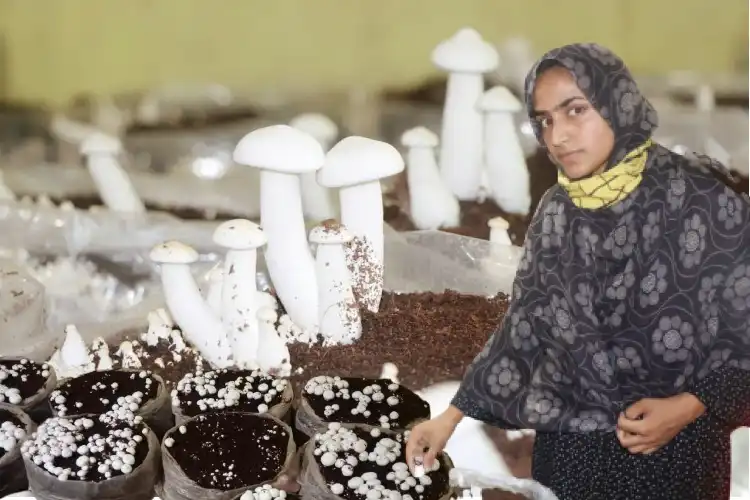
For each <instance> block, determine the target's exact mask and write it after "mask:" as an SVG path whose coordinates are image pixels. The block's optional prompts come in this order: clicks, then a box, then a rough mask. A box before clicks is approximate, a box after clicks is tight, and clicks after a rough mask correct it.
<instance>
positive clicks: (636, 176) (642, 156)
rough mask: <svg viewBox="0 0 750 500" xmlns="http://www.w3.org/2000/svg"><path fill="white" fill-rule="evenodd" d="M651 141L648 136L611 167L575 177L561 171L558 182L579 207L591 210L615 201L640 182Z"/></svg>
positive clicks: (621, 198)
mask: <svg viewBox="0 0 750 500" xmlns="http://www.w3.org/2000/svg"><path fill="white" fill-rule="evenodd" d="M652 144H653V142H652V141H651V139H649V140H647V141H646V142H644V143H643V144H641V145H640V146H638V147H637V148H635V149H634V150H633V151H631V152H630V153H628V154H627V155H626V156H625V158H623V159H622V161H621V162H620V163H618V164H617V165H615V166H614V167H612V168H610V169H609V170H605V171H604V172H602V173H601V174H598V175H594V176H592V177H589V178H586V179H581V180H579V181H574V180H571V179H568V178H567V177H565V174H563V173H562V171H560V172H559V173H558V174H557V182H558V184H560V185H561V186H562V187H563V188H564V189H565V190H566V191H567V192H568V196H570V199H571V200H573V203H575V205H576V206H577V207H579V208H587V209H591V210H594V209H597V208H602V207H608V206H610V205H614V204H615V203H617V202H618V201H620V200H623V199H624V198H625V197H626V196H627V195H629V194H630V193H632V192H633V191H634V190H635V188H636V187H638V184H640V182H641V178H642V177H643V169H645V168H646V161H647V160H648V152H647V150H648V148H650V147H651V145H652Z"/></svg>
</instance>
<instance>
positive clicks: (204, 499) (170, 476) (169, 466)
mask: <svg viewBox="0 0 750 500" xmlns="http://www.w3.org/2000/svg"><path fill="white" fill-rule="evenodd" d="M226 413H244V414H246V415H251V416H253V417H256V418H267V419H270V420H273V421H274V422H276V423H277V424H279V425H281V426H282V427H283V428H284V430H285V431H286V432H287V433H288V434H289V444H288V445H287V456H286V460H285V461H284V465H283V466H282V468H281V470H280V471H279V472H278V474H277V475H276V477H275V478H274V479H273V480H271V481H266V482H263V483H258V484H253V485H249V486H246V487H243V488H237V489H234V490H230V491H221V490H215V489H208V488H202V487H201V486H198V485H197V484H196V483H195V482H194V481H193V480H192V479H190V478H189V477H187V475H186V474H185V472H184V471H183V470H182V469H181V468H180V466H179V465H178V464H177V462H176V461H175V459H174V457H172V454H171V453H170V452H169V448H168V447H167V446H165V445H164V444H162V447H161V454H162V465H163V468H164V480H163V482H162V483H161V484H159V485H158V486H157V493H158V495H159V497H160V498H161V499H162V500H197V499H200V500H234V499H235V498H237V497H239V496H241V495H242V493H244V492H245V491H247V490H251V489H254V488H257V487H258V486H262V485H264V484H272V485H274V486H275V487H276V486H278V487H281V486H283V485H282V484H280V483H282V482H286V478H287V477H288V475H289V471H290V470H292V468H293V462H294V459H295V457H296V451H297V448H296V446H295V444H294V439H293V437H292V428H291V427H289V425H287V424H285V423H284V422H282V421H281V420H279V419H278V418H276V417H274V416H272V415H269V414H267V413H264V414H257V413H246V412H224V414H226ZM193 418H197V417H193ZM193 418H189V419H186V420H185V421H184V422H183V424H185V423H187V422H190V421H191V420H193ZM178 427H179V426H175V427H173V428H172V429H170V430H169V431H168V432H167V434H166V435H165V436H164V438H165V439H166V438H168V437H169V436H170V435H172V434H173V433H174V432H176V431H177V428H178ZM162 443H163V441H162ZM255 458H258V457H255ZM149 500H150V499H149Z"/></svg>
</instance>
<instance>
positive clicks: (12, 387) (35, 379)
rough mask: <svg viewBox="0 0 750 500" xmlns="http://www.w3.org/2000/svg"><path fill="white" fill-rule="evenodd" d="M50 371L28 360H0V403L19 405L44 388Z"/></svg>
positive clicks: (44, 365) (46, 367) (42, 365)
mask: <svg viewBox="0 0 750 500" xmlns="http://www.w3.org/2000/svg"><path fill="white" fill-rule="evenodd" d="M49 376H50V371H49V367H48V366H47V365H46V364H39V363H34V362H33V361H30V360H28V359H4V360H0V403H5V404H11V405H21V404H22V403H23V401H25V400H27V399H29V398H31V397H32V396H34V395H36V394H37V393H39V391H41V390H42V388H44V386H45V384H46V383H47V380H48V379H49Z"/></svg>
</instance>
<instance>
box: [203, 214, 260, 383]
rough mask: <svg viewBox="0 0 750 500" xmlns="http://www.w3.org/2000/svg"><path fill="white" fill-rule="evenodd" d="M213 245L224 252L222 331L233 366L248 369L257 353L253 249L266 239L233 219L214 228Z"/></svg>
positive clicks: (251, 225)
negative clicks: (228, 347)
mask: <svg viewBox="0 0 750 500" xmlns="http://www.w3.org/2000/svg"><path fill="white" fill-rule="evenodd" d="M214 243H216V244H217V245H220V246H222V247H224V248H226V249H227V254H226V256H225V257H224V273H223V274H224V279H223V285H222V292H221V321H222V323H223V325H224V331H225V332H226V334H227V336H228V337H229V342H230V344H231V345H232V354H233V357H234V361H235V363H236V365H237V366H238V367H240V368H252V367H253V365H254V363H255V360H256V356H257V352H258V318H257V316H256V313H257V310H258V303H257V301H256V293H257V289H256V285H255V270H256V268H257V266H256V262H257V259H258V257H257V249H258V248H259V247H262V246H263V245H265V244H266V235H265V234H263V231H262V230H261V229H260V226H258V225H257V224H255V223H254V222H251V221H249V220H247V219H233V220H228V221H226V222H224V223H222V224H220V225H219V227H217V228H216V231H215V232H214ZM245 337H246V338H245ZM240 347H242V349H240Z"/></svg>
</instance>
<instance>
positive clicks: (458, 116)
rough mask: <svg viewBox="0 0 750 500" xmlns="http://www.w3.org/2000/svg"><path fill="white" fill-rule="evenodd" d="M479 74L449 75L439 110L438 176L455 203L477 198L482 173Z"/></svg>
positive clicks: (480, 82) (481, 87)
mask: <svg viewBox="0 0 750 500" xmlns="http://www.w3.org/2000/svg"><path fill="white" fill-rule="evenodd" d="M483 92H484V80H483V78H482V74H481V73H456V72H453V73H450V74H449V76H448V88H447V92H446V97H445V108H444V110H443V125H442V133H441V149H440V173H441V175H442V176H443V179H445V182H446V184H447V185H448V187H449V188H450V189H451V191H453V194H455V195H456V197H458V199H459V200H475V199H476V198H477V196H478V195H479V186H480V182H481V171H482V140H483V137H482V114H481V112H479V111H478V110H477V109H476V104H477V101H478V100H479V98H480V97H481V96H482V93H483Z"/></svg>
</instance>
